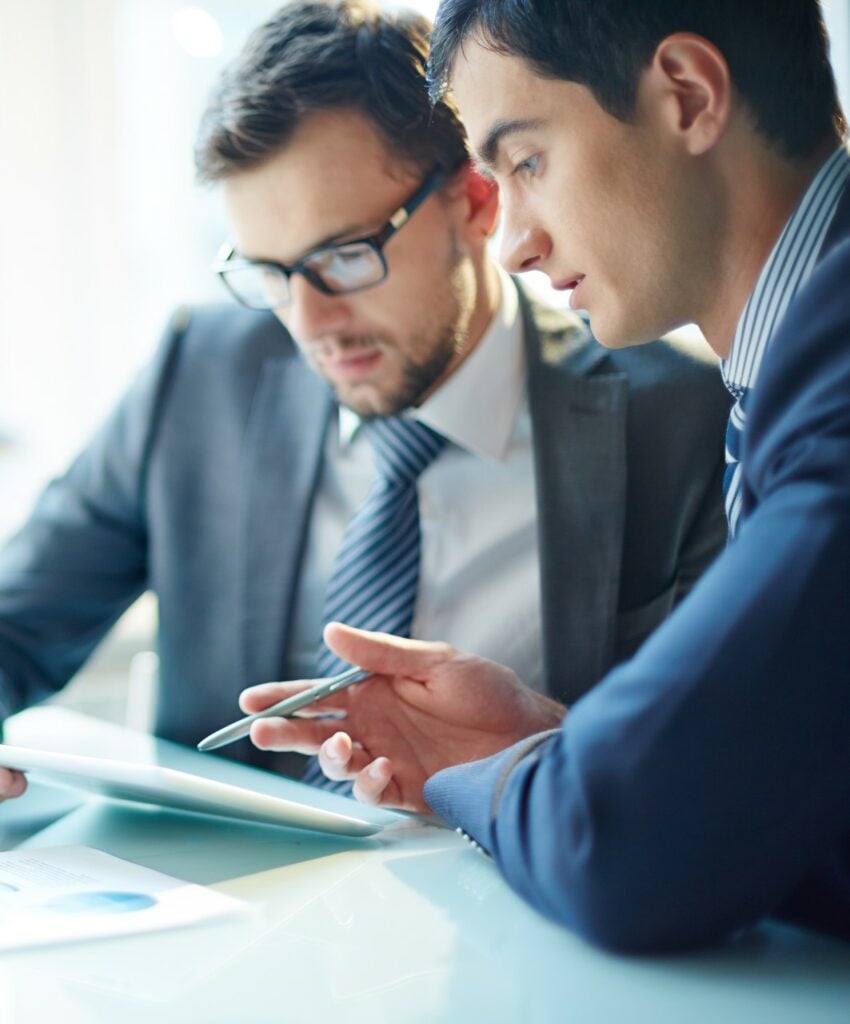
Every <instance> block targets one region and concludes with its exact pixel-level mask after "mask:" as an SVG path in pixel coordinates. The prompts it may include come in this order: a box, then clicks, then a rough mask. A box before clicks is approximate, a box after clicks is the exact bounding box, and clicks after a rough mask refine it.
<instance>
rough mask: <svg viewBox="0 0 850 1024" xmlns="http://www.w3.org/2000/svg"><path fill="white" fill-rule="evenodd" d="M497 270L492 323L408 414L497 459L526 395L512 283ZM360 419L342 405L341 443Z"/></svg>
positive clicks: (350, 437)
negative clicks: (496, 301) (496, 304)
mask: <svg viewBox="0 0 850 1024" xmlns="http://www.w3.org/2000/svg"><path fill="white" fill-rule="evenodd" d="M497 270H498V274H499V287H500V292H501V297H500V302H499V307H498V309H497V310H496V314H495V316H494V317H493V319H492V321H491V322H490V326H489V327H488V328H487V330H486V331H485V332H484V335H483V337H482V338H481V340H480V341H479V342H478V344H477V345H476V346H475V348H474V349H473V350H472V352H470V354H469V355H468V356H467V358H466V359H464V361H463V362H462V363H461V364H460V366H458V368H457V369H456V370H455V371H454V373H452V375H451V376H450V377H449V378H448V380H446V381H445V382H444V383H443V384H441V385H440V387H439V388H438V389H437V390H436V391H435V392H434V394H433V395H431V396H430V398H428V399H427V401H425V402H423V403H422V405H421V406H419V407H418V408H416V409H410V410H408V413H407V415H410V416H412V417H413V418H414V419H417V420H420V421H421V422H422V423H425V424H427V425H428V426H429V427H432V428H433V429H434V430H436V431H437V432H438V433H440V434H442V435H443V436H444V437H447V438H448V439H449V440H450V441H453V442H454V443H455V444H457V445H459V446H460V447H461V448H465V449H467V450H468V451H470V452H472V453H473V454H474V455H479V456H482V457H484V458H487V459H494V460H497V461H498V460H499V459H502V458H504V456H505V454H506V453H507V450H508V445H509V444H510V440H511V436H512V435H513V432H514V426H515V424H516V419H517V415H518V413H519V410H520V407H521V404H522V399H523V395H524V394H525V353H524V350H523V345H522V319H521V317H520V316H519V297H518V295H517V290H516V286H515V285H514V283H513V281H512V280H511V279H510V277H508V275H507V274H506V273H505V272H504V271H503V270H502V269H501V268H497ZM360 423H361V420H360V417H359V416H358V415H357V413H355V412H353V411H352V410H351V409H348V408H346V407H345V406H340V409H339V439H340V443H341V445H342V446H345V445H346V444H349V443H350V442H351V441H352V440H353V438H354V435H355V434H356V432H357V429H358V428H359V426H360Z"/></svg>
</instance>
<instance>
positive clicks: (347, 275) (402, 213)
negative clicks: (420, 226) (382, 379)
mask: <svg viewBox="0 0 850 1024" xmlns="http://www.w3.org/2000/svg"><path fill="white" fill-rule="evenodd" d="M446 176H447V172H446V171H445V170H442V169H439V170H436V171H433V172H432V173H431V174H429V175H428V177H427V178H426V179H425V180H424V181H423V182H422V184H421V185H420V186H419V188H418V189H417V190H416V191H415V192H414V193H413V195H412V196H411V197H410V198H409V199H408V200H407V202H405V203H403V204H402V205H401V206H399V208H398V209H397V210H396V211H395V212H394V213H393V214H392V215H391V216H390V218H389V220H388V221H387V222H386V224H384V226H383V227H382V228H381V229H380V231H378V232H377V234H374V235H367V236H365V237H363V238H353V239H351V241H349V242H340V244H339V245H321V246H319V247H318V248H317V249H313V250H311V251H310V252H308V253H307V254H306V255H305V256H302V257H301V259H300V260H296V261H295V263H292V264H286V263H274V262H273V261H272V260H248V259H243V258H241V257H239V256H236V255H235V252H234V249H233V247H232V246H231V245H225V246H224V247H223V248H222V250H221V252H220V253H219V255H218V258H217V259H216V261H215V263H214V264H213V268H212V269H213V270H214V271H215V273H216V274H218V276H219V277H220V278H221V279H222V281H223V282H224V283H225V285H226V286H227V288H228V290H229V291H230V292H231V294H232V295H233V297H234V298H235V299H237V301H239V302H241V303H242V305H243V306H248V307H249V308H250V309H278V308H279V307H280V306H286V305H288V304H289V303H290V302H291V301H292V288H291V286H290V283H289V282H290V278H291V277H292V275H293V274H300V275H301V276H302V277H304V278H306V279H307V280H308V281H309V282H310V284H311V285H313V287H314V288H317V289H318V290H319V291H320V292H323V293H324V294H325V295H347V294H349V293H351V292H359V291H363V289H364V288H371V287H373V285H376V284H380V283H381V281H383V280H384V278H385V277H386V276H387V274H388V272H389V271H388V268H387V260H386V257H385V256H384V246H385V245H386V244H387V242H388V241H389V240H390V239H391V238H392V236H393V235H394V234H395V233H396V232H397V231H400V230H401V228H403V227H404V225H405V224H406V223H407V222H408V221H409V220H410V218H411V216H412V215H413V213H414V211H415V210H416V209H417V207H419V206H421V205H422V203H424V202H425V200H426V199H427V198H428V196H430V195H431V193H432V192H434V191H435V190H436V189H438V188H439V187H440V185H442V183H443V182H444V181H445V179H446Z"/></svg>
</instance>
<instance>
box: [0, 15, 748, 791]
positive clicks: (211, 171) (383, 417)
mask: <svg viewBox="0 0 850 1024" xmlns="http://www.w3.org/2000/svg"><path fill="white" fill-rule="evenodd" d="M428 29H429V26H428V25H427V23H426V22H425V21H424V20H423V19H422V18H420V17H418V16H415V15H404V14H396V15H389V14H380V13H376V12H375V11H374V10H373V9H372V8H371V7H370V6H368V5H365V4H360V3H356V2H350V3H343V4H340V5H329V4H325V3H298V4H293V5H291V6H289V7H286V8H284V9H282V10H281V11H280V12H279V13H278V14H277V15H276V16H275V17H273V18H272V19H271V20H270V21H269V22H268V23H267V24H266V25H264V26H262V27H261V28H260V29H259V30H258V31H257V32H256V33H255V34H254V35H253V36H252V38H251V39H250V41H249V43H248V45H247V47H246V49H245V51H244V52H243V54H242V55H241V57H240V58H239V59H238V60H237V62H236V63H235V64H234V65H233V66H232V67H231V68H229V69H228V71H227V72H226V74H225V76H224V77H223V79H222V83H221V86H220V89H219V91H218V94H217V95H216V96H215V97H214V99H213V101H212V102H211V104H210V107H209V109H208V111H207V113H206V115H205V117H204V120H203V123H202V126H201V131H200V135H199V140H198V145H197V164H198V170H199V174H200V177H201V178H202V179H203V180H204V181H207V182H216V183H219V184H220V185H221V187H222V189H223V192H224V196H225V200H226V204H227V210H228V215H229V220H230V223H231V226H232V233H233V239H232V245H231V246H230V247H229V248H228V249H227V250H226V251H224V252H222V254H221V256H220V258H219V259H218V261H217V263H216V265H215V269H216V271H217V272H218V274H219V275H220V276H221V278H222V280H223V281H224V283H225V285H226V286H227V288H228V289H229V290H230V292H231V293H232V294H233V296H234V297H235V298H236V299H237V300H238V303H232V304H229V305H226V306H217V307H215V308H200V309H194V310H192V311H189V312H184V313H181V314H179V315H178V317H177V318H176V319H175V321H174V323H173V324H172V326H171V329H170V330H169V332H168V334H167V336H166V338H165V341H164V344H163V345H162V347H161V349H160V351H159V354H158V355H157V357H156V358H155V359H154V361H153V363H152V364H151V366H150V367H149V368H148V369H147V370H146V371H145V373H143V374H142V376H141V378H140V379H139V381H138V382H137V383H136V384H135V386H134V387H133V388H132V389H131V391H130V392H129V394H128V395H127V396H126V397H125V399H124V400H123V401H122V403H121V404H120V405H119V407H118V409H117V410H116V412H115V414H114V415H113V417H112V418H111V419H110V420H109V421H108V422H107V423H106V425H105V426H104V427H103V429H102V430H101V432H100V433H99V434H98V435H97V436H96V437H95V439H94V440H93V441H92V443H91V444H90V446H89V447H88V448H87V449H86V450H85V451H84V452H83V454H82V455H81V456H80V457H79V459H78V460H77V461H76V462H75V464H74V465H73V466H72V467H71V469H70V470H69V472H68V473H67V475H66V476H65V477H64V478H63V479H61V480H59V481H58V482H56V483H54V484H53V485H52V486H51V488H50V489H49V490H48V491H47V493H46V494H45V495H44V497H43V498H42V500H41V502H40V503H39V505H38V507H37V509H36V510H35V512H34V515H33V517H32V519H31V520H30V522H29V523H28V524H27V525H26V526H25V528H24V530H23V531H22V533H21V534H20V535H19V536H18V537H17V538H15V539H14V540H13V541H12V542H11V544H10V545H9V546H8V547H7V548H6V549H5V550H4V551H3V552H2V554H0V701H2V703H3V706H4V711H6V712H9V711H12V710H15V709H17V708H18V707H21V706H23V705H25V704H27V703H31V702H33V701H35V700H38V699H40V698H42V697H44V696H46V695H48V694H49V693H51V692H53V691H55V690H57V689H58V688H59V687H60V686H62V685H63V684H64V683H65V681H66V680H67V679H68V678H69V677H70V676H71V675H72V674H73V673H74V672H75V671H76V670H77V669H78V668H79V666H80V665H81V664H82V663H83V661H84V660H85V658H86V657H87V656H88V655H89V654H90V653H91V651H92V650H93V649H94V647H95V646H96V644H97V643H98V641H99V640H100V638H101V637H102V636H103V635H104V633H105V632H106V630H107V629H108V628H109V626H110V625H111V624H112V623H113V622H114V621H115V619H116V618H117V617H118V615H119V614H120V613H121V612H122V611H123V609H124V608H125V607H126V606H127V605H128V604H129V603H130V602H131V601H132V600H133V599H134V598H135V597H136V596H137V595H138V594H139V593H140V592H141V591H142V590H144V589H146V588H150V589H152V590H153V591H155V592H156V594H157V596H158V599H159V609H160V625H159V653H160V663H161V677H160V702H159V708H158V719H157V725H156V729H157V732H158V733H159V734H160V735H163V736H166V737H169V738H171V739H176V740H179V741H182V742H185V743H190V744H194V743H196V742H197V741H198V740H199V739H200V738H201V737H203V736H205V735H206V734H207V733H210V732H212V731H213V730H215V729H217V728H218V727H220V726H222V725H224V724H225V723H226V722H228V721H229V720H231V719H232V718H233V717H234V714H235V713H236V710H237V706H236V702H237V697H238V695H239V693H240V691H241V690H242V689H243V688H245V687H246V686H248V685H251V684H255V683H260V682H262V681H264V680H271V679H279V678H281V677H282V676H292V677H296V678H305V677H313V676H316V675H317V674H325V673H327V672H330V671H333V669H334V665H333V664H332V661H329V660H328V653H329V652H328V651H327V649H326V648H323V647H322V644H321V636H322V626H323V623H324V622H325V621H327V620H328V619H330V618H339V617H343V618H345V619H346V620H347V621H350V622H353V623H355V624H357V625H361V626H365V627H367V628H373V629H389V630H390V631H392V632H395V633H399V634H402V635H414V636H418V637H422V638H426V639H436V638H443V639H449V640H451V641H452V642H455V643H457V644H458V645H462V646H463V647H465V648H468V649H471V650H475V651H477V652H478V653H480V654H482V655H484V656H487V657H491V658H494V659H497V660H499V661H502V662H505V663H507V664H509V665H511V666H512V667H513V668H514V670H515V671H516V672H518V673H519V674H521V675H522V677H523V678H524V679H526V680H527V681H528V682H529V683H530V684H531V685H532V686H534V687H535V688H536V690H538V691H540V692H548V693H549V694H550V695H551V697H553V698H555V699H557V700H558V701H563V702H567V703H569V702H572V701H573V700H575V699H576V698H577V697H578V696H580V695H581V694H582V693H584V692H585V691H586V690H587V689H588V688H589V687H591V686H592V685H593V683H594V682H595V681H596V680H597V679H598V678H599V677H600V676H601V675H602V674H603V672H604V671H605V670H606V669H607V668H608V667H609V666H610V665H611V664H613V663H614V662H616V661H619V660H621V659H622V658H624V657H626V656H627V655H628V654H629V653H630V652H631V651H633V650H634V649H635V648H636V647H637V646H638V645H639V644H640V642H641V641H642V639H643V638H644V637H645V636H646V635H647V634H648V633H649V632H650V631H651V630H652V629H653V628H654V627H655V625H657V623H658V622H660V621H661V620H662V619H663V618H664V617H665V615H666V614H667V613H668V612H669V610H670V609H671V608H672V607H673V606H674V604H675V603H676V602H677V601H678V600H679V599H680V598H681V597H682V596H683V595H684V594H685V593H687V591H688V590H689V588H690V587H691V586H692V584H693V583H694V581H695V580H696V578H697V577H698V576H699V574H700V573H701V571H702V570H703V569H704V568H705V566H706V565H707V563H708V562H709V561H710V560H711V559H712V557H713V556H714V554H715V553H716V551H717V549H718V547H719V546H720V545H721V544H722V543H723V541H724V538H725V524H724V519H723V510H722V502H721V487H720V482H721V477H722V462H723V455H722V444H721V442H720V438H721V435H722V425H723V423H724V422H725V418H726V415H727V412H728V401H727V400H726V397H725V393H724V391H723V388H722V386H721V385H720V384H719V383H718V381H717V379H716V368H715V367H714V366H712V365H711V364H710V363H708V362H705V361H704V360H703V359H702V358H699V357H697V356H695V355H693V354H692V353H691V352H690V351H689V350H688V349H686V348H684V347H682V346H678V345H675V344H672V343H667V342H658V343H656V344H654V345H652V346H650V347H649V348H648V349H647V350H645V351H643V352H640V353H636V354H633V353H622V354H620V353H613V354H609V353H607V352H605V351H604V350H603V349H602V348H601V347H600V346H598V345H597V344H596V342H595V341H594V340H593V339H592V338H591V337H590V335H589V333H588V331H587V329H586V327H585V325H584V323H583V322H582V321H581V320H580V319H578V318H577V317H575V316H574V315H571V314H564V313H559V312H556V311H554V310H552V309H548V308H546V307H544V306H542V305H541V304H539V303H536V302H533V301H532V300H531V299H530V298H529V296H528V295H527V294H526V293H525V292H524V291H523V290H521V289H520V288H519V287H518V286H517V285H516V284H515V283H514V282H513V281H512V280H511V279H510V278H509V277H507V276H506V275H505V274H503V272H501V271H500V270H499V269H498V268H497V266H496V264H495V262H494V261H493V260H492V259H491V257H490V256H489V255H488V251H487V242H488V238H489V236H490V235H491V233H492V231H493V229H494V226H495V222H496V219H497V214H498V195H497V192H496V189H495V186H494V185H493V183H492V182H491V181H488V180H486V179H485V178H483V177H482V176H481V175H479V174H478V173H476V172H475V171H474V170H473V169H472V167H471V165H470V163H469V161H468V159H467V148H466V139H465V135H464V132H463V129H462V127H461V125H460V123H459V121H458V119H457V116H456V114H455V112H454V110H453V108H452V107H451V105H450V104H448V103H438V104H437V105H436V107H434V108H433V109H432V108H431V106H430V104H429V101H428V97H427V90H426V82H425V61H426V58H427V33H428ZM244 307H248V308H244ZM685 411H687V416H686V415H685ZM555 669H557V671H554V670H555ZM551 679H558V680H559V685H558V687H557V688H553V687H552V686H551V684H550V682H549V681H550V680H551ZM301 749H303V750H304V751H305V752H308V753H309V752H311V750H310V746H309V744H307V745H306V746H305V747H303V748H301ZM228 753H230V754H232V755H233V756H235V757H241V758H243V759H251V760H253V761H254V763H260V764H265V765H268V766H274V767H279V766H280V763H279V760H278V759H277V758H276V757H275V756H274V755H271V754H266V753H262V752H259V751H257V750H256V748H254V747H253V746H251V745H250V744H249V743H248V741H243V742H242V743H241V744H240V745H238V746H233V747H231V748H228ZM4 781H6V782H7V783H8V785H9V791H10V792H14V791H15V787H17V786H19V785H20V783H19V781H18V780H17V779H14V780H12V779H7V778H6V777H4Z"/></svg>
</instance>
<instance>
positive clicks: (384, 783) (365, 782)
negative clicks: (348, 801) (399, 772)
mask: <svg viewBox="0 0 850 1024" xmlns="http://www.w3.org/2000/svg"><path fill="white" fill-rule="evenodd" d="M392 777H393V772H392V765H391V764H390V760H389V758H387V757H378V758H376V759H375V760H374V761H372V762H371V763H370V764H368V765H366V767H365V768H363V769H361V771H359V772H358V773H357V775H356V777H355V779H354V788H353V790H352V792H353V794H354V798H355V800H359V801H360V803H362V804H379V803H381V798H382V796H383V795H384V792H385V791H386V789H387V787H388V786H389V784H390V782H391V781H392Z"/></svg>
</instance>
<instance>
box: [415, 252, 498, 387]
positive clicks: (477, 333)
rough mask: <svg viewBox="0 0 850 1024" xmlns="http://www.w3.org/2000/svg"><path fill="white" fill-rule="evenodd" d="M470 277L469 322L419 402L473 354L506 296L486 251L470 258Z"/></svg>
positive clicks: (467, 313) (467, 318)
mask: <svg viewBox="0 0 850 1024" xmlns="http://www.w3.org/2000/svg"><path fill="white" fill-rule="evenodd" d="M470 263H471V265H470V280H469V285H468V291H467V295H468V296H469V305H468V306H467V308H466V312H465V316H463V317H462V321H463V323H464V324H465V327H464V326H461V327H460V329H459V330H458V340H457V346H456V349H455V355H454V357H453V358H452V360H451V362H450V363H449V364H448V366H447V367H446V369H445V371H444V372H443V373H442V375H441V376H440V378H439V380H437V381H435V382H434V384H433V385H432V386H431V387H430V388H429V389H428V391H427V392H426V393H425V394H424V395H422V397H421V398H420V399H419V401H418V402H417V403H416V404H417V405H421V404H422V403H423V402H424V401H426V400H427V399H428V398H430V397H431V395H433V394H434V392H435V391H436V390H437V389H438V388H440V387H441V386H442V385H443V384H445V382H446V381H447V380H448V379H449V377H451V375H452V374H453V373H454V372H455V370H457V368H458V367H459V366H460V365H461V364H462V363H463V362H464V361H465V360H466V359H468V358H469V355H470V353H471V352H473V351H474V350H475V348H476V346H477V345H478V343H479V342H480V341H481V339H482V338H483V337H484V335H485V334H486V333H487V329H488V328H489V326H490V324H491V323H492V322H493V317H494V316H495V315H496V310H497V309H498V307H499V304H500V302H501V298H502V291H501V282H500V279H499V273H498V271H497V269H496V265H495V263H493V261H492V260H491V259H489V257H487V256H486V255H485V254H484V253H482V254H481V256H480V258H478V259H473V260H471V261H470Z"/></svg>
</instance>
